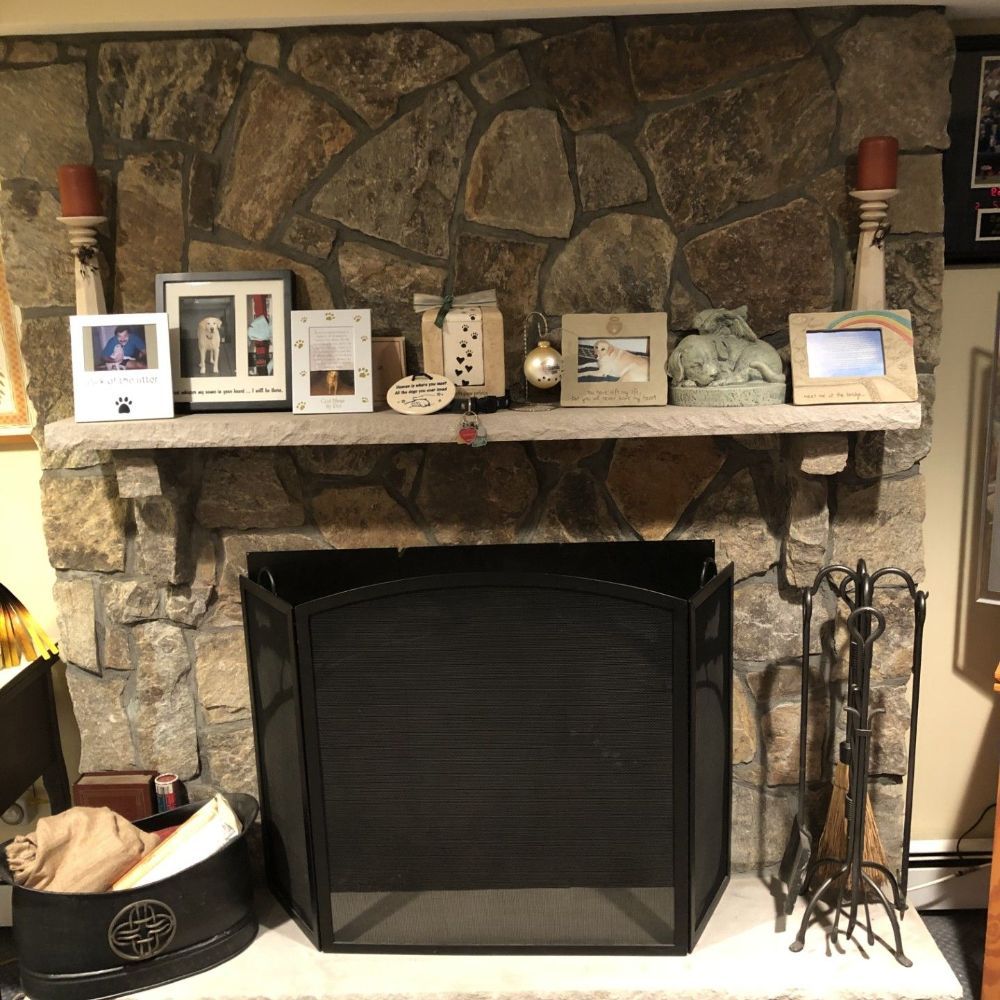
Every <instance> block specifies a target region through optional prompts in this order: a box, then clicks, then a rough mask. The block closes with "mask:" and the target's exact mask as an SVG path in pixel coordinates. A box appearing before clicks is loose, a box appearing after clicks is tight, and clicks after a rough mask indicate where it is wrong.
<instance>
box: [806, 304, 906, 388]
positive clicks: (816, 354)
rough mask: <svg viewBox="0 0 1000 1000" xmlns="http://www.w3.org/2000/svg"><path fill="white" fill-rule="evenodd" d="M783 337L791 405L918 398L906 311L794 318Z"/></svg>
mask: <svg viewBox="0 0 1000 1000" xmlns="http://www.w3.org/2000/svg"><path fill="white" fill-rule="evenodd" d="M788 335H789V343H790V349H791V360H792V402H793V403H795V404H796V405H799V406H809V405H812V404H822V403H903V402H915V401H916V400H917V399H918V398H919V397H918V394H917V370H916V363H915V361H914V354H913V320H912V317H911V316H910V312H909V310H907V309H881V310H875V309H860V310H849V311H847V312H816V313H793V314H792V315H791V316H789V317H788Z"/></svg>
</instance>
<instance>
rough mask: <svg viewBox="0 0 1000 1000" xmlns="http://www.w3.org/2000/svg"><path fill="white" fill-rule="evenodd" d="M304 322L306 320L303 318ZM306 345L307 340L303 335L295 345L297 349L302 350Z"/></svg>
mask: <svg viewBox="0 0 1000 1000" xmlns="http://www.w3.org/2000/svg"><path fill="white" fill-rule="evenodd" d="M303 322H305V320H303ZM305 346H306V342H305V341H304V340H303V339H302V338H301V337H300V338H299V339H298V340H296V341H295V347H296V349H297V350H300V351H301V350H302V348H303V347H305Z"/></svg>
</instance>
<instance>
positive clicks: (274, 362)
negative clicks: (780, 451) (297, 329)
mask: <svg viewBox="0 0 1000 1000" xmlns="http://www.w3.org/2000/svg"><path fill="white" fill-rule="evenodd" d="M156 308H157V311H158V312H165V313H166V314H167V319H168V323H169V327H170V352H171V360H172V362H173V370H174V405H175V407H176V409H177V411H178V412H184V413H196V412H211V411H217V410H290V409H291V408H292V369H291V365H290V356H291V332H290V331H291V309H292V272H291V271H284V270H283V271H222V272H191V273H178V274H158V275H157V276H156Z"/></svg>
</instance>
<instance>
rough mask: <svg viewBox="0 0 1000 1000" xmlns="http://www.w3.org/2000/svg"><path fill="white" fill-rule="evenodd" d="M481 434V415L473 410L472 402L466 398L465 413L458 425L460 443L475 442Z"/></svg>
mask: <svg viewBox="0 0 1000 1000" xmlns="http://www.w3.org/2000/svg"><path fill="white" fill-rule="evenodd" d="M478 436H479V417H477V416H476V414H474V413H473V412H472V403H471V402H469V401H468V400H466V403H465V413H463V414H462V422H461V423H460V424H459V425H458V443H459V444H472V445H474V444H475V441H476V438H477V437H478Z"/></svg>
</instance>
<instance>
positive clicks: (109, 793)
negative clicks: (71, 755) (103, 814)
mask: <svg viewBox="0 0 1000 1000" xmlns="http://www.w3.org/2000/svg"><path fill="white" fill-rule="evenodd" d="M155 776H156V772H155V771H92V772H90V773H89V774H81V775H80V777H79V778H78V779H77V781H76V783H75V784H74V785H73V805H75V806H94V807H97V806H107V807H108V808H109V809H111V810H113V811H114V812H116V813H118V815H119V816H124V817H125V819H127V820H132V821H135V820H137V819H144V818H145V817H147V816H152V815H153V814H154V813H155V812H156V797H155V795H154V792H153V778H154V777H155Z"/></svg>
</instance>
